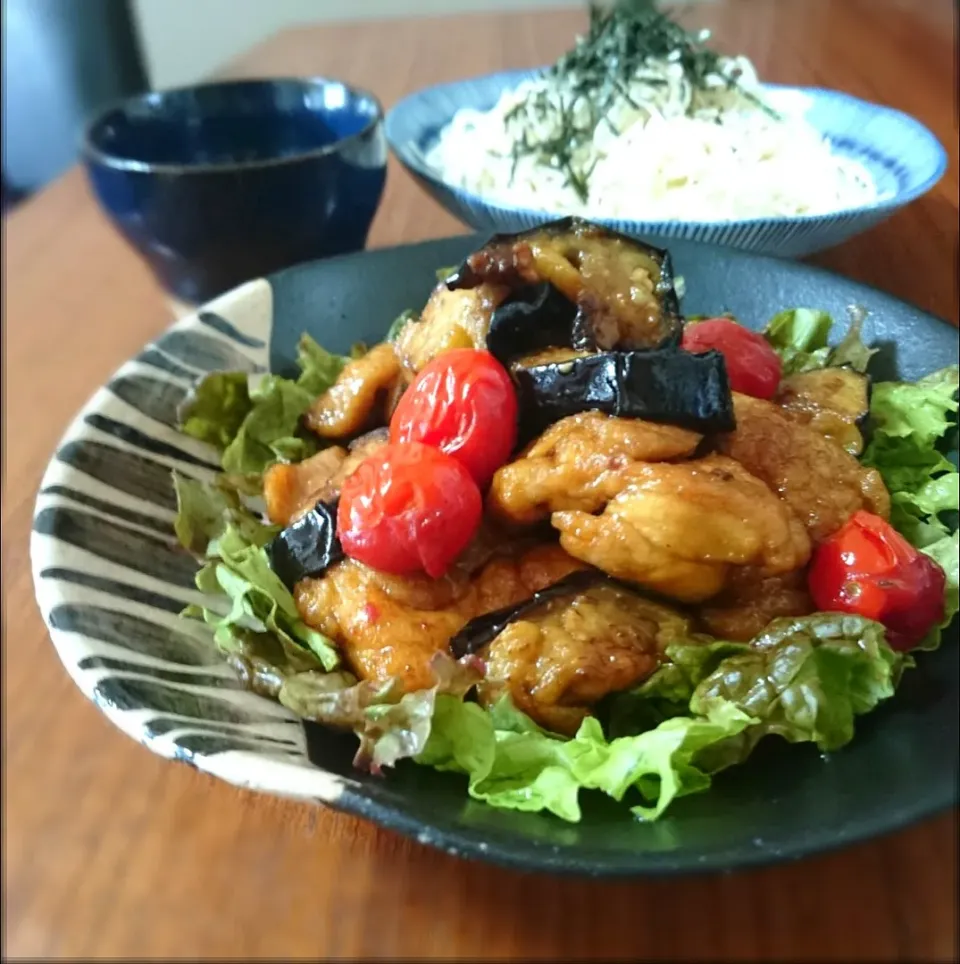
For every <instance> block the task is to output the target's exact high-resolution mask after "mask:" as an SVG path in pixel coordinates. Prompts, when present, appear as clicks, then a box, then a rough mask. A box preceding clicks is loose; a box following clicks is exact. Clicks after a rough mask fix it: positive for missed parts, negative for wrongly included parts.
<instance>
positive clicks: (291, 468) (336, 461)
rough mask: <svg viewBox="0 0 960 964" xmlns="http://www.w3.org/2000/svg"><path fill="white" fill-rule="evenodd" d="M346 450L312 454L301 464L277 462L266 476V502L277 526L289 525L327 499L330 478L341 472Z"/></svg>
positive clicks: (264, 497)
mask: <svg viewBox="0 0 960 964" xmlns="http://www.w3.org/2000/svg"><path fill="white" fill-rule="evenodd" d="M346 457H347V450H346V449H345V448H341V447H340V446H339V445H331V446H330V448H328V449H323V451H321V452H317V454H316V455H311V456H310V458H308V459H304V460H303V461H302V462H275V463H274V464H273V465H271V466H270V468H268V469H267V471H266V472H264V474H263V501H264V502H265V503H266V506H267V517H268V518H269V519H270V521H271V522H272V523H273V524H274V525H280V526H288V525H290V523H291V522H293V521H294V520H296V519H298V518H300V516H301V515H302V514H303V513H304V512H306V511H307V509H309V508H311V507H312V506H314V505H316V504H317V502H319V501H320V500H321V499H325V498H327V496H328V495H329V494H330V492H331V488H332V487H331V484H330V482H331V479H333V478H334V476H335V475H336V474H337V473H338V472H339V470H340V467H341V466H342V465H343V463H344V460H345V459H346Z"/></svg>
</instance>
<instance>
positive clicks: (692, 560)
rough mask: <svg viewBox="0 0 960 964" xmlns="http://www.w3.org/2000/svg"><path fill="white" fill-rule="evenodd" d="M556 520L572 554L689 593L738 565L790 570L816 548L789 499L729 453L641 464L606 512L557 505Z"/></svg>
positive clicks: (699, 595) (693, 597) (706, 589)
mask: <svg viewBox="0 0 960 964" xmlns="http://www.w3.org/2000/svg"><path fill="white" fill-rule="evenodd" d="M551 521H552V523H553V525H554V527H555V528H556V529H558V530H559V531H560V544H561V545H562V546H563V548H564V549H566V550H567V552H569V553H570V555H572V556H575V557H576V558H578V559H582V560H583V561H584V562H588V563H590V564H591V565H594V566H597V567H598V568H599V569H602V570H603V571H604V572H607V573H609V574H610V575H612V576H616V577H618V578H621V579H626V580H628V581H630V582H635V583H637V584H639V585H641V586H645V587H647V588H649V589H653V590H655V591H656V592H659V593H661V594H663V595H665V596H670V597H672V598H674V599H679V600H682V601H684V602H700V601H702V600H704V599H709V598H710V597H711V596H714V595H716V594H717V593H718V592H719V591H720V590H721V589H722V588H723V586H724V584H725V582H726V580H727V578H728V576H729V573H730V570H731V568H733V567H736V566H758V567H761V568H762V569H763V571H764V572H766V573H771V574H772V573H778V572H788V571H790V570H791V569H796V568H798V567H799V566H802V565H803V564H804V563H805V562H806V561H807V559H808V558H809V556H810V540H809V539H808V538H807V535H806V533H805V532H804V529H803V527H802V526H801V525H800V524H799V522H798V521H797V519H796V518H795V517H794V516H793V514H792V513H791V512H790V511H789V509H788V508H787V506H786V505H784V504H783V503H782V502H781V501H780V500H778V499H777V498H776V496H774V495H773V493H772V492H771V491H770V490H769V489H768V488H767V487H766V486H765V485H764V484H763V482H761V481H760V480H759V479H756V478H754V477H753V476H752V475H750V473H749V472H747V471H746V470H745V469H744V468H743V467H742V466H741V465H739V464H738V463H736V462H734V461H733V460H732V459H729V458H726V457H724V456H720V455H711V456H708V457H707V458H703V459H696V460H694V461H690V462H680V463H676V464H674V463H667V462H664V463H660V464H652V465H636V466H634V467H633V469H632V471H631V476H630V481H629V482H628V484H627V485H626V487H625V488H624V489H623V491H621V492H620V494H619V495H617V496H616V497H615V498H614V499H613V500H611V501H610V502H609V503H608V504H607V507H606V509H605V510H604V512H603V513H602V514H601V515H599V516H593V515H590V514H589V513H587V512H583V511H565V512H555V513H554V514H553V516H552V518H551Z"/></svg>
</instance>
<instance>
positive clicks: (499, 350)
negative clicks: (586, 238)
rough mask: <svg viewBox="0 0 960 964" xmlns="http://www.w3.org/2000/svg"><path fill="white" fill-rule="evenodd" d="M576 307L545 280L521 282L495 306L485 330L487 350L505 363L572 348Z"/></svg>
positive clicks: (502, 363) (505, 364) (506, 364)
mask: <svg viewBox="0 0 960 964" xmlns="http://www.w3.org/2000/svg"><path fill="white" fill-rule="evenodd" d="M576 318H577V306H576V305H575V304H574V303H573V302H572V301H570V300H569V299H568V298H565V297H564V296H563V295H562V294H561V293H560V292H559V291H557V289H556V288H554V286H553V285H552V284H550V283H549V282H547V281H544V282H541V283H540V284H532V285H521V286H520V287H519V288H516V289H515V290H513V291H511V292H510V294H509V295H508V296H507V298H506V299H505V300H504V301H503V302H502V303H501V304H500V305H498V306H497V308H496V309H495V310H494V312H493V315H492V317H491V319H490V330H489V331H488V332H487V351H489V352H490V354H491V355H493V357H494V358H496V359H497V361H499V362H500V364H501V365H504V366H508V365H509V364H510V362H511V361H513V360H514V359H515V358H517V357H519V356H521V355H529V354H533V353H534V352H537V351H542V350H543V349H545V348H557V347H572V346H571V344H570V343H571V340H572V335H573V332H574V328H575V325H576Z"/></svg>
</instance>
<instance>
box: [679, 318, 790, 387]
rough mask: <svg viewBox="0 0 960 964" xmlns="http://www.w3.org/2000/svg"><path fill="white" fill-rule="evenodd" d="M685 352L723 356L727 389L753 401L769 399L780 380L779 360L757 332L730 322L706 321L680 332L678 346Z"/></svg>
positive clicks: (765, 340) (781, 370) (780, 365)
mask: <svg viewBox="0 0 960 964" xmlns="http://www.w3.org/2000/svg"><path fill="white" fill-rule="evenodd" d="M680 346H681V348H683V349H684V350H685V351H690V352H694V353H695V354H696V353H698V352H704V351H709V350H710V349H711V348H715V349H716V350H717V351H719V352H720V353H721V354H722V355H723V360H724V362H725V363H726V367H727V378H728V379H729V381H730V388H731V390H732V391H734V392H740V393H741V394H743V395H752V396H753V397H754V398H766V399H771V398H773V396H774V395H776V393H777V388H778V387H779V386H780V379H781V377H782V376H783V364H782V363H781V361H780V356H779V355H778V354H777V353H776V352H775V351H774V350H773V348H771V347H770V343H769V342H768V341H767V339H766V338H764V337H763V335H761V334H759V332H756V331H751V330H750V329H749V328H744V326H743V325H740V324H737V322H735V321H731V320H730V319H729V318H708V319H707V320H706V321H698V322H697V323H696V324H688V325H687V326H686V327H685V328H684V329H683V338H682V340H681V343H680Z"/></svg>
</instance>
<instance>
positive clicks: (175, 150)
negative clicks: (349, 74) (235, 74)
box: [83, 78, 387, 303]
mask: <svg viewBox="0 0 960 964" xmlns="http://www.w3.org/2000/svg"><path fill="white" fill-rule="evenodd" d="M83 157H84V162H85V164H86V169H87V174H88V176H89V178H90V183H91V185H92V187H93V190H94V193H95V194H96V196H97V199H98V200H99V201H100V203H101V205H103V207H104V209H105V210H106V211H107V213H108V214H109V215H110V218H111V220H112V221H113V223H114V224H115V225H116V226H117V228H119V230H120V231H121V233H122V234H123V235H124V237H125V238H126V239H127V240H128V241H129V242H130V243H131V244H132V245H133V246H134V247H135V248H136V249H137V251H139V252H140V254H141V255H143V257H144V258H145V259H146V260H147V262H148V264H149V265H150V267H151V268H152V269H153V271H154V273H155V274H156V276H157V278H158V279H159V281H160V283H161V284H162V285H163V287H164V288H166V289H167V290H168V291H169V292H170V293H172V294H174V295H175V296H176V297H178V298H180V299H182V300H184V301H188V302H194V303H198V302H204V301H207V300H209V299H210V298H213V297H215V296H216V295H218V294H221V293H222V292H224V291H227V290H228V289H230V288H233V287H235V286H236V285H238V284H240V283H242V282H244V281H247V280H249V279H250V278H255V277H259V276H261V275H264V274H268V273H269V272H272V271H276V270H278V269H280V268H284V267H287V266H288V265H291V264H296V263H298V262H301V261H308V260H311V259H313V258H322V257H326V256H329V255H333V254H345V253H348V252H351V251H359V250H361V249H362V248H363V246H364V244H365V243H366V239H367V233H368V231H369V229H370V222H371V221H372V220H373V216H374V213H375V212H376V209H377V205H378V204H379V203H380V197H381V195H382V194H383V185H384V181H385V178H386V160H387V147H386V141H385V139H384V135H383V111H382V109H381V107H380V104H379V103H378V102H377V100H376V98H375V97H373V96H372V95H371V94H368V93H366V92H365V91H361V90H357V89H355V88H352V87H348V86H347V85H345V84H342V83H340V82H339V81H335V80H326V79H323V78H312V79H307V80H292V79H290V80H287V79H281V80H245V81H234V82H225V83H214V84H204V85H201V86H198V87H187V88H182V89H177V90H167V91H160V92H154V93H148V94H143V95H140V96H137V97H133V98H131V99H129V100H125V101H123V102H122V103H120V104H116V105H114V106H112V107H110V108H108V109H107V110H105V111H104V112H103V113H101V114H100V115H99V116H98V117H97V118H96V119H95V120H93V121H92V122H91V123H90V124H89V125H88V127H87V129H86V131H85V133H84V139H83Z"/></svg>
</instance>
